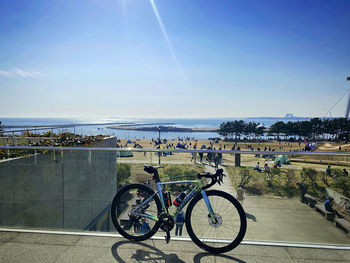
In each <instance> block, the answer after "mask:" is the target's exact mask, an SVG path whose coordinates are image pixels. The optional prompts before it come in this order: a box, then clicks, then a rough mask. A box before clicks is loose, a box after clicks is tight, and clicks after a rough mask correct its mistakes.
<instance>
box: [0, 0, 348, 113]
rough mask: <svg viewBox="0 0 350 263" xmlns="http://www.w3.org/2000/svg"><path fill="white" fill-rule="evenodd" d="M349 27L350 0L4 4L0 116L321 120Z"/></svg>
mask: <svg viewBox="0 0 350 263" xmlns="http://www.w3.org/2000/svg"><path fill="white" fill-rule="evenodd" d="M152 3H153V5H152ZM157 12H158V15H159V16H158V17H157V15H156V13H157ZM161 25H162V26H161ZM349 28H350V1H347V0H338V1H335V0H334V1H331V0H327V1H323V0H319V1H314V0H312V1H307V0H303V1H299V0H295V1H277V0H276V1H272V0H270V1H269V0H266V1H258V0H256V1H250V0H245V1H234V0H231V1H229V0H223V1H212V0H208V1H204V0H202V1H200V0H191V1H189V0H176V1H174V0H85V1H77V0H67V1H65V0H51V1H49V0H42V1H40V0H35V1H34V0H26V1H22V0H21V1H17V0H1V1H0V116H2V117H158V118H159V117H174V118H176V117H254V116H284V115H285V114H286V113H287V112H289V113H293V114H294V115H295V116H308V117H309V116H320V117H323V116H324V115H325V114H326V113H327V112H328V111H329V109H330V108H331V107H332V106H333V105H334V104H335V103H336V102H337V101H338V99H340V98H341V97H342V96H343V95H344V94H345V93H346V91H347V90H349V88H350V82H346V77H347V76H350V48H349V47H350V34H349ZM346 102H347V97H345V98H343V99H342V100H341V101H340V102H339V103H338V105H337V106H336V107H334V108H333V109H332V110H331V114H332V116H343V115H344V112H345V107H346ZM329 114H330V113H328V116H329Z"/></svg>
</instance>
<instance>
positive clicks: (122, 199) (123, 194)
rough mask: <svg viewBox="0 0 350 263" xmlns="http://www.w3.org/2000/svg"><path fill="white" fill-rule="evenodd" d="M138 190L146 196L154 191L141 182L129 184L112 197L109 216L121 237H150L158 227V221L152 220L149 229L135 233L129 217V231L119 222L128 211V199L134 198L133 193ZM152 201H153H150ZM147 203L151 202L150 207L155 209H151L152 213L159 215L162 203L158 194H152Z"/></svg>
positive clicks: (138, 238)
mask: <svg viewBox="0 0 350 263" xmlns="http://www.w3.org/2000/svg"><path fill="white" fill-rule="evenodd" d="M138 192H141V193H143V195H145V194H148V196H151V195H153V194H154V193H155V192H154V191H153V190H152V189H151V188H149V187H147V186H145V185H143V184H129V185H127V186H125V187H123V188H122V189H120V190H119V191H118V192H117V194H116V195H115V197H114V198H113V202H112V207H111V218H112V222H113V225H114V227H115V228H116V230H117V231H118V232H119V234H121V235H122V236H123V237H125V238H127V239H129V240H132V241H142V240H146V239H148V238H150V237H152V236H153V235H154V234H155V233H156V232H157V231H158V229H159V221H152V222H154V225H153V226H151V227H150V229H149V231H148V232H147V233H144V234H139V233H136V231H135V226H134V224H135V223H130V222H131V221H132V220H131V219H130V217H129V224H131V227H130V231H127V228H126V227H125V226H123V224H122V223H121V220H123V215H125V213H128V208H130V203H131V202H132V201H130V200H132V199H134V198H135V196H134V195H133V194H134V193H138ZM130 194H131V195H132V197H130ZM153 201H154V203H152V202H153ZM118 204H119V208H120V212H118ZM149 204H151V205H150V207H151V208H153V210H156V211H152V214H153V213H155V212H156V213H157V216H159V215H160V214H161V211H162V205H161V203H160V200H159V197H158V195H154V196H153V199H151V201H150V202H149ZM122 207H123V208H122ZM147 210H148V208H147ZM148 212H149V211H148ZM127 215H128V214H127ZM130 220H131V221H130ZM128 227H129V225H128ZM133 227H134V228H133ZM132 228H133V229H132Z"/></svg>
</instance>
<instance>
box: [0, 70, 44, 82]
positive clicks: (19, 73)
mask: <svg viewBox="0 0 350 263" xmlns="http://www.w3.org/2000/svg"><path fill="white" fill-rule="evenodd" d="M42 76H44V74H43V73H41V72H39V71H33V70H23V69H19V68H14V69H13V70H12V71H5V70H0V77H8V78H13V77H20V78H26V79H37V78H40V77H42Z"/></svg>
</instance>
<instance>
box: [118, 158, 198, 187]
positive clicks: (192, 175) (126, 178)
mask: <svg viewBox="0 0 350 263" xmlns="http://www.w3.org/2000/svg"><path fill="white" fill-rule="evenodd" d="M143 167H144V166H143V164H124V163H120V164H117V173H118V179H119V182H120V184H125V183H145V182H147V181H148V180H151V181H152V175H150V174H149V173H147V172H145V171H144V170H143ZM158 172H159V176H160V178H161V180H162V181H163V182H165V181H180V180H191V179H196V175H197V174H198V173H203V172H204V167H203V166H202V165H199V164H197V165H195V164H168V165H165V166H164V168H160V169H158ZM166 189H167V190H168V191H172V192H173V191H184V190H190V189H191V187H190V186H189V185H169V186H167V187H166Z"/></svg>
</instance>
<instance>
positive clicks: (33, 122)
mask: <svg viewBox="0 0 350 263" xmlns="http://www.w3.org/2000/svg"><path fill="white" fill-rule="evenodd" d="M308 119H310V118H297V117H294V118H272V117H271V118H269V117H267V118H210V119H209V118H207V119H205V118H201V119H199V118H198V119H172V118H169V119H157V118H147V119H146V118H139V119H137V118H128V119H126V118H95V119H93V118H90V119H89V118H84V119H74V118H1V117H0V121H1V122H2V125H4V126H23V127H8V128H5V131H18V130H25V129H32V128H29V126H53V125H77V126H75V128H73V127H72V128H54V129H53V131H54V132H56V133H59V132H65V131H69V132H75V133H76V134H82V135H98V134H104V135H113V136H117V137H118V138H120V139H142V138H145V139H151V138H158V132H155V131H127V130H116V129H109V128H107V127H108V126H110V125H106V124H107V123H109V124H110V123H113V125H117V123H119V124H132V125H143V126H159V125H163V126H166V125H168V126H176V127H181V128H218V127H219V126H220V124H221V123H223V122H226V121H234V120H243V121H245V122H250V121H254V122H256V123H260V124H263V125H264V126H265V127H269V126H271V125H272V124H273V123H275V122H277V121H285V122H287V121H300V120H308ZM89 124H94V125H89ZM48 130H52V128H48V129H46V130H37V132H40V133H43V132H46V131H48ZM14 134H19V132H14ZM185 137H190V138H196V139H207V138H210V137H219V135H218V134H217V133H216V132H162V133H161V138H163V139H177V138H185Z"/></svg>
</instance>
